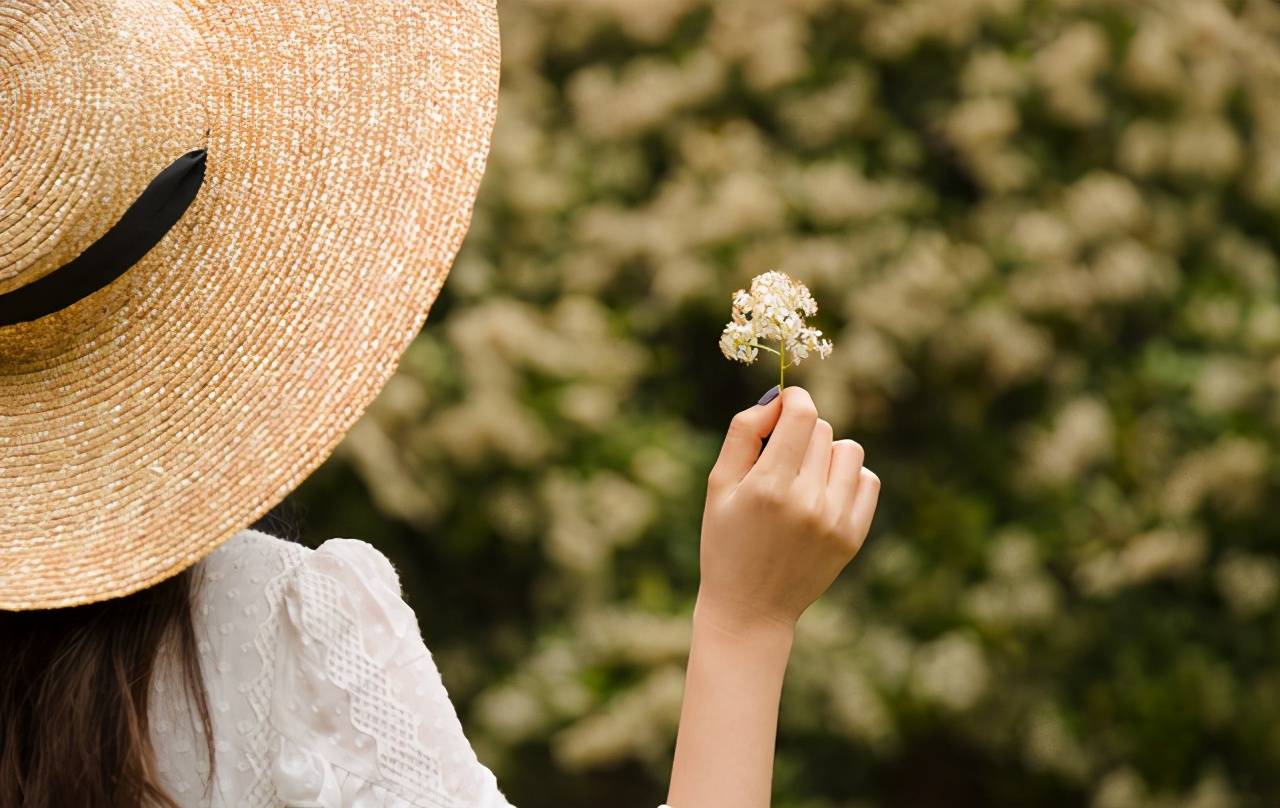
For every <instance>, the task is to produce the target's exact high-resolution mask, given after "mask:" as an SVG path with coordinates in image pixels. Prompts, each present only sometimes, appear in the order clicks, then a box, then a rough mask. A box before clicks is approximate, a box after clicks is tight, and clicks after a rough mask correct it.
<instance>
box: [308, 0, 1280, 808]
mask: <svg viewBox="0 0 1280 808" xmlns="http://www.w3.org/2000/svg"><path fill="white" fill-rule="evenodd" d="M500 15H501V21H502V29H503V60H504V86H503V89H502V96H501V100H500V112H499V119H498V124H497V131H496V133H495V136H494V141H493V150H492V154H491V156H490V160H489V166H488V170H487V175H486V179H485V183H484V186H483V189H482V193H481V197H480V199H479V201H478V203H477V208H476V215H475V219H474V223H473V225H472V228H471V232H470V235H469V237H468V241H467V243H466V245H465V247H464V249H463V251H462V254H461V255H460V257H459V259H458V262H457V264H456V265H455V268H454V269H453V272H452V274H451V276H450V278H449V281H448V283H447V284H446V286H445V290H444V293H443V295H442V296H441V298H440V299H439V300H438V301H437V303H436V304H435V308H434V310H433V311H432V314H431V318H430V320H429V322H428V325H427V328H426V329H425V331H424V333H423V335H422V337H421V338H420V339H419V340H418V341H417V342H416V343H415V344H414V346H413V347H412V348H411V350H410V351H409V353H408V354H407V355H406V357H405V359H404V361H403V363H402V365H401V368H400V371H399V373H398V374H397V375H396V376H395V377H394V378H393V379H392V381H391V382H390V384H388V385H387V387H386V389H385V390H384V392H383V394H382V395H381V397H380V398H379V399H378V401H377V402H376V404H375V406H374V407H373V408H372V409H371V410H370V412H369V413H368V415H367V417H365V418H364V419H363V420H362V421H361V422H360V423H359V424H358V425H357V427H356V428H355V429H353V430H352V432H351V433H350V435H349V436H348V438H347V439H346V441H345V442H344V443H343V444H342V446H341V447H340V449H339V451H338V453H337V454H336V455H335V456H334V458H333V459H332V460H331V461H330V462H329V463H328V464H327V465H325V466H324V467H323V468H322V469H321V470H320V471H319V472H317V474H316V475H314V476H313V477H312V478H311V479H310V480H309V481H308V482H307V483H306V484H304V486H303V487H302V488H301V490H300V491H299V492H298V493H297V495H296V497H297V498H298V499H299V500H300V501H301V502H303V503H304V504H305V505H306V507H307V509H308V512H309V515H308V524H307V529H308V530H309V531H315V530H322V531H324V532H323V534H321V535H313V536H310V537H309V538H311V539H314V540H321V539H324V538H328V537H330V536H335V535H343V536H356V537H360V538H364V539H367V540H369V541H372V542H374V543H376V544H377V545H378V546H380V547H381V548H382V549H383V550H384V551H386V552H387V553H388V555H390V556H391V557H392V559H393V560H394V561H395V562H396V564H397V566H398V567H399V569H400V570H401V574H402V579H403V583H404V586H405V591H406V595H407V597H408V599H409V600H410V601H411V602H412V603H413V604H414V606H415V607H416V608H417V610H418V613H419V615H420V621H421V624H422V628H423V633H424V635H425V636H426V638H427V641H428V644H429V645H430V646H431V647H432V649H433V652H434V654H435V657H436V659H437V662H438V663H439V665H440V667H441V669H442V671H443V674H444V677H445V681H446V683H447V684H448V685H449V687H450V690H451V692H452V693H453V694H454V697H455V700H456V702H457V704H458V706H459V712H460V714H461V716H462V718H463V723H464V725H465V726H466V728H467V732H468V735H469V737H471V738H472V740H473V741H474V743H475V745H476V747H477V750H478V751H479V753H480V755H481V758H482V759H483V760H484V761H485V762H486V763H488V764H489V765H490V766H491V767H492V768H493V769H494V770H495V772H496V773H497V775H498V778H499V782H500V783H501V784H502V785H503V787H504V789H505V790H506V792H507V794H508V796H509V797H510V798H511V800H512V801H513V803H515V804H516V805H519V806H521V808H551V806H558V808H568V806H583V807H584V808H585V807H586V806H600V805H608V806H616V807H617V808H632V806H645V808H652V806H654V805H656V804H658V803H659V802H661V801H662V798H663V797H664V796H665V793H666V791H665V779H666V776H667V774H668V771H669V765H670V753H671V746H672V742H673V739H674V732H675V726H676V719H677V715H678V709H679V699H680V690H681V685H682V665H683V660H684V652H685V650H686V643H687V641H688V614H689V608H690V606H691V602H692V598H693V595H694V593H695V590H696V585H697V540H698V528H699V522H700V513H701V506H702V499H703V496H704V488H703V483H704V481H705V476H706V473H707V471H708V470H709V469H710V467H711V463H712V462H713V460H714V458H715V454H716V452H717V450H718V447H719V444H720V441H721V439H722V436H723V430H724V428H725V426H726V425H727V423H728V420H729V418H730V417H731V415H732V414H733V412H734V411H736V410H738V409H741V408H744V407H746V406H749V405H750V404H752V403H753V402H754V401H755V399H756V398H757V397H758V395H759V394H760V393H761V392H763V390H764V389H765V388H767V387H768V386H769V385H771V384H773V383H774V376H775V375H776V367H774V366H773V365H772V364H771V363H768V362H760V363H759V365H758V366H757V367H751V368H744V367H742V366H740V365H737V364H734V363H730V362H728V361H726V360H725V359H724V358H723V357H722V356H721V355H720V353H719V351H718V349H717V347H716V342H717V339H718V336H719V333H720V331H721V329H722V328H723V325H724V323H725V322H727V320H728V317H729V303H730V296H731V293H732V292H733V290H735V289H737V288H740V287H744V286H746V285H747V284H749V282H750V279H751V277H752V276H754V275H756V274H758V273H760V272H763V271H765V270H767V269H781V270H783V271H786V272H788V273H790V274H791V275H792V276H793V277H795V278H797V279H800V280H802V281H804V282H805V283H806V284H808V286H809V287H810V289H811V290H812V291H813V293H814V295H815V297H816V298H817V300H818V303H819V306H820V310H819V313H818V315H817V317H816V318H814V319H813V320H812V321H811V322H812V324H815V325H817V326H818V327H820V328H823V329H824V332H825V333H826V335H827V336H830V337H832V338H833V339H834V340H835V351H834V353H833V355H832V356H831V358H829V359H827V360H822V361H820V360H817V359H811V360H809V361H808V362H806V363H805V364H804V365H802V366H800V367H799V368H797V369H796V370H795V371H794V374H795V375H794V382H795V383H798V384H801V385H803V386H804V387H806V388H807V389H809V390H810V391H811V392H812V393H813V395H814V398H815V400H816V401H817V403H818V406H819V410H820V411H821V413H822V414H823V416H824V417H826V418H827V419H828V420H830V421H831V422H832V423H833V425H834V426H835V428H836V432H837V436H840V437H843V436H853V437H856V438H857V439H859V440H860V441H862V442H863V444H864V445H865V446H866V447H867V456H868V464H869V465H870V466H871V467H873V468H874V469H875V470H876V471H877V472H878V473H879V474H880V476H881V477H882V478H883V480H884V493H883V496H882V498H881V509H880V513H879V515H878V516H877V520H876V525H875V526H874V528H873V533H872V538H871V539H870V541H869V543H868V546H867V548H866V549H865V550H864V552H863V553H862V554H861V555H860V557H859V558H858V559H857V560H855V562H854V563H853V564H852V565H851V567H850V569H849V570H848V571H847V572H846V574H845V575H844V576H843V577H842V578H841V579H840V580H839V581H838V582H837V584H836V586H835V587H834V588H833V590H832V591H831V592H830V593H829V594H828V596H826V597H825V598H824V599H823V600H822V601H820V602H819V603H818V604H816V605H815V606H814V607H813V608H812V609H810V611H809V612H808V613H806V615H805V617H804V619H803V620H802V622H801V626H800V635H799V639H798V642H797V647H796V651H795V655H794V657H793V660H792V664H791V667H790V670H789V677H788V681H787V685H786V689H785V692H784V696H783V708H782V718H781V729H780V736H779V746H778V762H777V770H776V774H775V785H776V799H775V805H777V806H782V808H852V806H872V805H884V806H895V807H900V806H1015V805H1016V806H1027V805H1036V806H1076V805H1089V806H1093V807H1094V808H1128V807H1129V806H1162V807H1166V806H1167V807H1168V808H1175V807H1176V808H1226V807H1227V806H1264V805H1276V804H1280V653H1278V652H1277V649H1280V612H1278V610H1277V598H1278V595H1280V564H1278V563H1277V560H1276V548H1277V546H1278V544H1277V539H1278V538H1280V520H1278V519H1277V517H1276V512H1275V509H1274V507H1272V506H1271V503H1272V502H1273V501H1274V500H1275V497H1276V494H1277V489H1278V487H1280V475H1278V473H1277V464H1276V462H1275V459H1274V458H1275V457H1276V450H1277V445H1276V444H1277V440H1278V439H1280V397H1278V396H1277V392H1278V391H1280V360H1278V359H1277V356H1278V353H1277V349H1280V297H1278V295H1277V284H1278V282H1280V267H1278V263H1277V253H1278V252H1280V6H1277V5H1276V4H1274V3H1272V2H1269V1H1268V0H1249V1H1248V2H1244V1H1243V0H1222V1H1212V0H1202V1H1201V0H1180V1H1175V0H1168V2H1159V1H1158V0H1152V1H1151V2H1138V1H1137V0H1123V1H1121V0H1110V1H1109V2H1108V1H1102V0H1097V1H1091V0H1070V1H1068V0H1056V1H1055V2H1033V1H1032V0H905V2H890V1H889V0H644V2H637V0H503V2H502V3H501V5H500ZM788 377H789V378H788V381H789V382H791V381H793V378H792V377H791V374H788Z"/></svg>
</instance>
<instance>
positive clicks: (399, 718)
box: [295, 565, 455, 808]
mask: <svg viewBox="0 0 1280 808" xmlns="http://www.w3.org/2000/svg"><path fill="white" fill-rule="evenodd" d="M295 583H296V585H297V587H298V592H299V594H300V596H301V597H302V600H303V602H304V603H306V604H307V608H306V609H303V610H301V614H300V615H299V617H300V619H301V623H302V627H303V629H304V631H305V632H306V634H307V636H310V637H311V638H313V639H315V640H316V641H318V642H319V643H320V644H321V646H322V647H323V649H324V653H325V654H326V662H327V665H326V669H327V670H328V671H329V675H330V676H331V677H332V680H333V683H334V684H336V685H337V686H338V687H340V688H342V690H343V691H344V692H345V693H346V694H347V697H348V699H349V700H350V709H349V710H348V713H347V714H348V718H349V720H350V722H351V724H352V726H353V727H355V729H357V730H359V731H360V732H363V733H365V734H366V735H369V736H371V737H372V738H373V739H374V743H375V745H376V752H377V758H378V769H379V773H380V774H381V776H382V777H383V778H385V781H386V782H385V783H384V785H385V786H387V787H388V788H389V789H390V790H392V791H395V792H396V793H397V795H398V796H400V797H401V798H402V799H404V800H405V801H406V802H408V803H409V804H411V805H429V808H454V806H455V803H454V801H453V800H452V799H451V798H450V797H449V795H448V794H446V793H444V792H443V790H442V789H441V784H440V770H439V767H438V764H437V763H436V761H435V760H433V759H432V758H431V757H430V756H429V755H428V754H427V753H426V752H425V751H424V750H423V748H422V745H421V742H420V741H419V738H418V727H417V717H416V716H415V714H414V713H413V712H411V711H410V710H408V709H406V708H405V707H404V705H402V704H401V703H400V702H399V700H398V699H397V698H396V697H395V696H394V695H393V693H392V689H391V683H390V681H389V679H388V677H387V674H386V671H385V670H384V669H383V668H382V667H381V666H379V665H378V664H377V663H375V662H374V661H373V659H372V658H371V657H370V656H369V654H368V652H367V651H365V646H364V637H363V632H362V631H361V627H360V623H359V621H357V620H356V619H355V618H354V617H353V616H352V615H351V613H350V611H349V610H348V609H347V608H345V607H346V599H345V598H344V590H343V588H342V586H341V584H340V583H339V582H338V581H337V580H335V579H334V578H333V577H331V576H329V575H327V574H325V573H322V572H318V571H316V570H314V569H310V568H306V567H305V565H304V567H303V568H301V569H299V570H298V574H297V576H296V577H295ZM424 797H425V798H427V799H430V800H431V803H430V804H428V803H423V802H420V800H421V799H422V798H424Z"/></svg>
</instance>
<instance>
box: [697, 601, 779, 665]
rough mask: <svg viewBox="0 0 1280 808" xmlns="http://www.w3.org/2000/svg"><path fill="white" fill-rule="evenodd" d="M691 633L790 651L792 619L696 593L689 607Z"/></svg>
mask: <svg viewBox="0 0 1280 808" xmlns="http://www.w3.org/2000/svg"><path fill="white" fill-rule="evenodd" d="M693 627H694V633H695V634H698V633H703V634H706V633H714V634H716V635H718V636H720V637H723V638H725V639H727V640H732V641H736V642H741V643H748V644H751V645H754V646H760V647H764V648H770V649H775V650H783V651H784V652H785V653H786V654H790V652H791V644H792V643H793V642H794V640H795V630H796V624H795V621H794V620H789V619H787V618H785V617H781V616H777V615H773V614H770V613H768V612H766V611H764V610H761V609H759V608H755V607H752V606H750V605H748V604H742V603H734V602H729V601H726V600H724V599H721V598H716V597H713V596H711V595H709V594H707V592H705V591H704V590H699V591H698V597H697V600H696V601H695V602H694V606H693Z"/></svg>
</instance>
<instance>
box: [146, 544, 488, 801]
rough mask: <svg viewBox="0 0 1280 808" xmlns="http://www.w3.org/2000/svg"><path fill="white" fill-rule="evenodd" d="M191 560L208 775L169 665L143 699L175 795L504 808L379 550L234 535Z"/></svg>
mask: <svg viewBox="0 0 1280 808" xmlns="http://www.w3.org/2000/svg"><path fill="white" fill-rule="evenodd" d="M199 564H200V566H201V567H202V568H203V569H202V572H203V576H204V581H203V585H202V586H201V588H200V589H199V591H198V592H197V595H196V599H195V601H194V609H195V611H194V616H195V622H196V637H197V641H198V643H199V656H200V664H201V667H202V669H203V672H204V680H205V687H206V690H207V693H208V701H209V709H210V712H211V714H212V720H213V735H214V740H215V746H214V748H215V754H216V776H215V778H214V781H213V782H212V783H210V782H209V776H208V774H209V768H208V765H207V762H206V758H205V749H206V747H205V746H204V744H203V741H202V736H200V735H198V734H197V728H198V726H199V724H198V723H197V722H196V720H195V716H196V713H195V708H194V706H193V705H192V703H191V702H189V701H187V700H186V699H184V698H181V694H182V690H181V689H180V687H179V682H180V679H179V678H178V674H177V669H176V668H175V667H173V666H165V667H162V668H160V669H158V670H157V673H156V676H155V678H154V680H153V682H154V683H153V685H152V688H153V691H152V696H151V706H150V718H151V735H152V740H153V741H154V745H155V751H156V757H157V761H156V764H157V772H156V774H157V777H158V778H159V780H160V782H161V784H162V785H163V786H164V787H165V788H166V790H167V791H168V793H169V794H170V795H171V796H172V797H173V798H174V799H175V800H176V801H177V802H178V804H179V805H182V806H184V808H188V807H189V808H196V807H197V806H198V807H199V808H205V807H206V806H236V808H261V807H264V806H316V807H317V808H339V806H343V807H344V808H345V807H346V806H354V808H408V806H421V807H422V808H509V803H508V802H507V800H506V798H505V797H504V796H503V795H502V792H501V791H500V790H499V788H498V785H497V783H496V782H495V779H494V776H493V774H492V772H490V771H489V769H487V768H486V767H485V766H484V765H482V764H481V763H480V762H479V761H478V760H477V759H476V756H475V753H474V752H473V751H472V749H471V745H470V744H469V743H468V742H467V739H466V737H465V735H464V734H463V731H462V726H461V724H460V723H459V721H458V716H457V713H456V712H455V710H454V708H453V704H452V703H451V702H450V701H449V696H448V694H447V693H446V692H445V689H444V685H443V683H442V682H441V680H440V673H439V671H438V669H437V668H436V665H435V662H434V661H433V660H432V658H431V654H430V652H429V651H428V650H427V648H426V645H424V643H423V641H422V635H421V633H420V632H419V628H418V622H417V618H416V617H415V615H414V613H413V610H412V609H410V608H409V606H408V604H406V603H405V602H404V600H403V599H402V597H401V594H400V581H399V577H398V576H397V574H396V571H395V569H394V567H392V565H391V562H390V561H388V560H387V558H386V556H384V555H382V553H380V552H379V551H378V550H376V549H375V548H374V547H373V546H372V545H370V544H368V543H366V542H363V541H358V540H354V539H331V540H329V541H327V542H325V543H324V544H322V545H321V546H320V547H319V548H317V549H315V550H312V549H309V548H307V547H303V546H302V545H299V544H294V543H292V542H288V541H284V540H283V539H279V538H276V537H274V536H270V535H268V534H266V533H260V532H258V531H254V530H243V531H241V532H239V533H237V534H236V535H235V536H234V537H232V538H231V539H229V540H228V541H227V542H226V543H224V544H223V545H221V546H219V547H218V549H216V550H214V551H213V552H212V553H211V554H210V555H209V556H207V557H206V558H205V559H203V560H202V561H200V562H199ZM166 659H172V657H166Z"/></svg>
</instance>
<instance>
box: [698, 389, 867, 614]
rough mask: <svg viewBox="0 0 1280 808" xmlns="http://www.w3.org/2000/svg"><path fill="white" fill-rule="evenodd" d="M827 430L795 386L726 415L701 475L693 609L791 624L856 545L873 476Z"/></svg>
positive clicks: (855, 449)
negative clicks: (716, 452) (703, 487)
mask: <svg viewBox="0 0 1280 808" xmlns="http://www.w3.org/2000/svg"><path fill="white" fill-rule="evenodd" d="M770 433H772V435H771V436H770ZM766 436H770V437H769V443H768V445H767V446H765V447H764V451H763V452H761V449H760V444H761V439H762V438H764V437H766ZM832 437H833V435H832V429H831V424H829V423H827V422H826V421H824V420H823V419H821V418H819V417H818V410H817V408H816V407H815V406H814V403H813V399H812V398H811V397H810V395H809V393H808V392H807V391H806V390H805V389H804V388H802V387H794V386H792V387H787V388H786V389H784V390H783V391H782V394H781V395H779V396H775V397H774V399H773V400H772V401H770V402H769V403H768V404H765V405H756V406H754V407H751V408H749V409H746V410H743V411H741V412H739V413H738V414H737V415H735V416H734V418H733V421H732V422H731V423H730V424H729V431H728V434H727V435H726V436H725V441H724V446H723V447H722V448H721V450H720V456H719V458H718V459H717V460H716V464H715V466H714V467H713V468H712V469H711V473H710V475H709V477H708V479H707V502H706V508H705V510H704V511H703V518H702V544H701V550H700V554H701V568H702V582H701V585H700V588H699V591H698V604H697V617H698V619H709V620H711V621H712V622H714V623H716V624H718V625H719V626H720V627H721V628H722V629H725V630H728V631H733V632H737V631H740V630H748V629H753V628H756V627H767V626H771V625H778V626H783V627H787V628H790V627H792V626H794V624H795V621H796V620H797V619H798V618H799V617H800V615H801V613H802V612H804V610H805V609H806V608H808V606H809V604H811V603H812V602H813V601H814V600H816V599H817V598H818V596H819V595H821V594H822V593H823V592H825V591H826V590H827V587H829V586H830V585H831V582H832V581H833V580H835V578H836V576H837V575H839V574H840V571H841V570H842V569H844V567H845V565H846V564H848V563H849V561H850V560H851V559H852V558H853V557H854V556H855V555H857V553H858V551H859V550H860V549H861V548H862V543H863V541H864V540H865V539H866V537H867V530H868V529H869V528H870V525H871V518H872V516H873V514H874V513H875V509H876V501H877V499H878V497H879V493H880V479H879V478H878V477H876V475H875V474H874V473H872V472H871V471H870V470H869V469H867V468H865V467H863V465H862V462H863V451H862V447H861V446H860V445H858V444H857V443H855V442H854V441H852V440H848V439H844V440H838V441H835V442H832Z"/></svg>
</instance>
